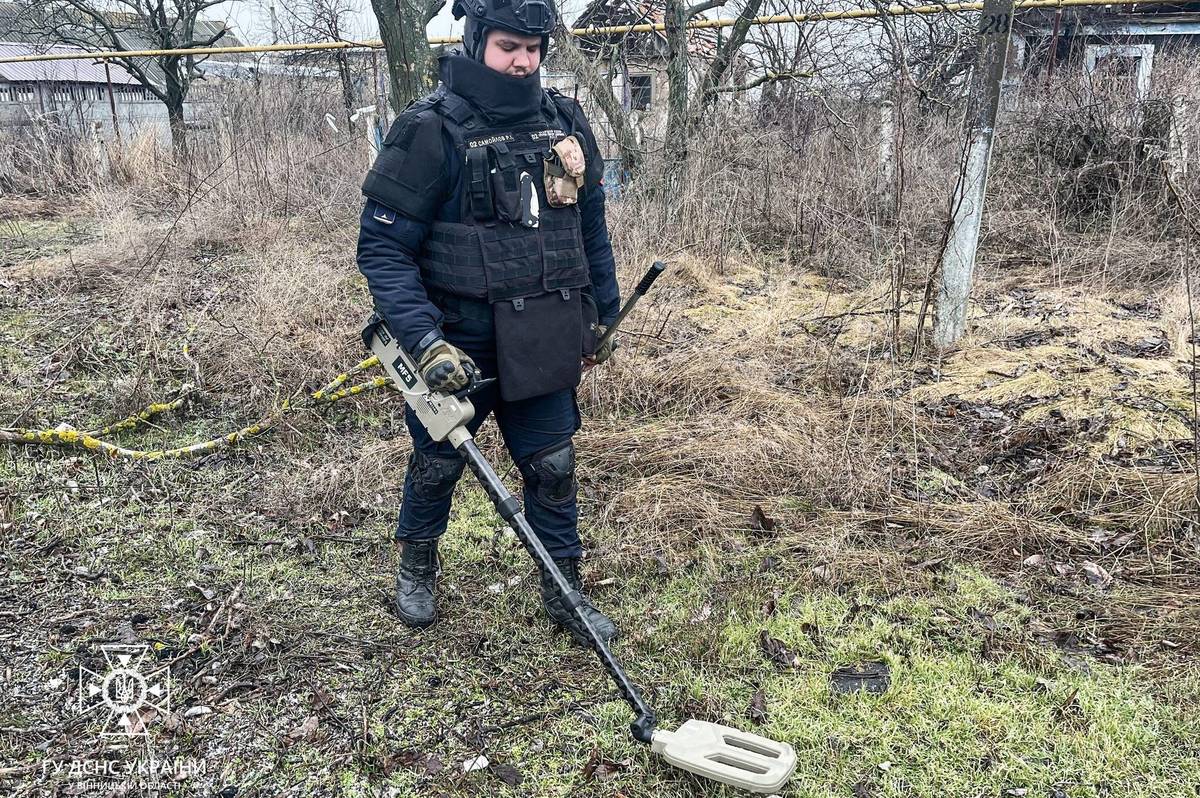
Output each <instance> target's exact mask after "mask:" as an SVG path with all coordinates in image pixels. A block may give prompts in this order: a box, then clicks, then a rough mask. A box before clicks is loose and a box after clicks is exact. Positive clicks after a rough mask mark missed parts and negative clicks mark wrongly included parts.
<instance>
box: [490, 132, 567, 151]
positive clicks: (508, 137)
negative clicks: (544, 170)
mask: <svg viewBox="0 0 1200 798" xmlns="http://www.w3.org/2000/svg"><path fill="white" fill-rule="evenodd" d="M564 135H565V134H564V133H563V132H562V130H560V129H559V128H556V127H550V128H546V129H545V130H534V131H521V130H518V131H515V132H513V133H497V134H495V135H493V136H480V137H479V138H475V139H467V142H466V143H467V148H468V149H474V148H475V147H487V146H488V145H490V144H511V143H513V142H517V141H543V140H546V141H554V140H557V139H560V138H562V137H563V136H564Z"/></svg>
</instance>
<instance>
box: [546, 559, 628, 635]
mask: <svg viewBox="0 0 1200 798" xmlns="http://www.w3.org/2000/svg"><path fill="white" fill-rule="evenodd" d="M554 564H555V565H557V566H558V570H560V571H562V575H563V576H564V577H566V579H567V584H569V585H570V586H571V587H572V588H574V589H575V590H578V591H582V583H581V582H580V579H579V558H578V557H564V558H562V559H559V558H557V557H556V558H555V559H554ZM581 595H582V593H581ZM582 598H583V604H581V605H580V606H581V607H582V608H583V611H584V612H585V613H586V614H587V618H588V621H590V622H591V624H592V628H593V629H595V630H596V632H597V633H598V634H599V635H600V637H601V638H602V639H603V640H604V642H606V643H607V642H609V641H610V640H615V639H616V637H617V625H616V624H614V623H613V622H612V621H611V620H610V619H609V618H608V616H606V615H605V614H604V613H602V612H600V610H598V609H596V607H595V606H594V605H593V604H592V602H591V600H590V599H588V597H587V596H582ZM542 603H543V604H544V605H545V607H546V614H547V615H549V616H550V620H552V621H554V622H555V623H556V624H558V625H559V626H561V627H563V628H565V629H566V630H567V631H568V632H570V633H571V637H573V638H575V640H576V642H578V643H582V644H583V645H587V632H586V631H585V630H584V628H583V624H581V623H580V622H579V620H578V619H577V618H576V617H575V612H574V610H568V609H564V608H563V606H562V597H561V596H560V595H559V593H558V588H557V587H556V586H555V584H554V579H553V578H552V577H551V576H550V574H549V573H547V572H546V571H542Z"/></svg>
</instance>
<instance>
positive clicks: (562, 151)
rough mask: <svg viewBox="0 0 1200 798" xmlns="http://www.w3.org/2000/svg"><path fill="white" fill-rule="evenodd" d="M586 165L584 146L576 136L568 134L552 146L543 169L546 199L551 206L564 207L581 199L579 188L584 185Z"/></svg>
mask: <svg viewBox="0 0 1200 798" xmlns="http://www.w3.org/2000/svg"><path fill="white" fill-rule="evenodd" d="M586 167H587V162H586V161H585V160H584V157H583V148H582V147H580V146H579V140H578V139H576V138H575V137H574V136H567V137H566V138H565V139H563V140H562V141H560V142H558V143H557V144H555V145H554V147H552V148H551V150H550V154H549V155H547V156H546V163H545V165H544V169H543V170H542V180H543V181H544V183H545V186H546V201H547V202H549V203H550V206H551V207H554V208H563V207H566V206H567V205H574V204H575V203H576V202H578V201H579V189H580V187H581V186H583V172H584V169H585V168H586Z"/></svg>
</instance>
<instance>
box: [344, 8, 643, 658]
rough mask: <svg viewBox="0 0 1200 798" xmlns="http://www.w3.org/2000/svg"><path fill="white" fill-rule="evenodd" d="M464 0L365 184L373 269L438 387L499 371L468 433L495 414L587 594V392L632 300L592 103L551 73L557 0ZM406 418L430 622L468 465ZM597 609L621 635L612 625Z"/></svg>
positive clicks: (364, 257) (538, 508)
mask: <svg viewBox="0 0 1200 798" xmlns="http://www.w3.org/2000/svg"><path fill="white" fill-rule="evenodd" d="M453 10H454V15H455V18H456V19H460V18H462V17H464V16H465V17H466V23H465V30H464V43H463V48H464V54H452V55H446V56H443V57H442V58H441V59H439V73H440V77H441V85H440V86H439V88H438V89H437V91H435V92H433V93H432V94H430V95H429V96H427V97H425V98H423V99H421V100H418V101H416V102H414V103H413V104H411V105H410V106H409V107H408V108H407V109H405V111H404V112H403V113H402V114H401V115H400V116H399V117H398V118H397V119H396V121H395V123H394V124H393V125H392V127H391V129H390V130H389V131H388V134H387V137H386V138H385V140H384V146H383V148H382V150H381V151H380V153H379V157H378V158H377V159H376V161H375V164H374V165H373V166H372V168H371V171H370V172H369V173H368V175H367V178H366V180H365V182H364V184H363V193H364V194H365V195H366V197H367V202H366V205H365V207H364V209H363V213H362V220H361V221H362V227H361V231H360V235H359V242H358V267H359V269H360V270H361V271H362V273H363V274H364V275H365V276H366V278H367V283H368V286H369V287H370V290H371V294H372V296H373V298H374V300H375V307H376V310H377V311H378V312H379V314H380V315H381V316H382V317H383V318H384V319H385V320H386V321H387V324H388V327H389V328H390V329H391V331H392V333H393V334H394V335H395V336H396V337H397V338H398V339H399V341H400V343H401V344H402V345H403V346H404V348H405V349H406V350H407V351H409V352H410V353H412V355H413V358H414V359H415V360H416V361H417V363H418V366H419V368H420V370H421V375H422V377H423V378H424V379H425V382H426V384H427V385H428V386H429V387H430V388H432V389H434V390H448V391H453V390H457V389H460V388H462V387H464V386H465V385H467V382H468V371H469V370H470V369H477V370H478V371H479V372H480V373H482V374H483V375H485V376H496V377H497V378H498V379H497V383H495V384H492V385H490V386H488V387H486V388H484V389H482V390H481V391H479V392H478V393H475V394H473V395H472V397H471V401H472V402H473V404H474V405H475V407H476V413H475V417H474V419H473V420H472V421H471V423H470V424H469V425H468V428H469V429H470V431H471V432H472V434H474V433H475V432H476V431H477V430H478V428H479V426H480V425H481V424H482V423H483V421H484V419H485V418H486V417H487V416H488V415H489V414H490V413H493V412H494V413H495V415H496V420H497V423H498V424H499V427H500V432H501V435H502V436H503V438H504V442H505V445H506V446H507V448H508V451H509V453H510V454H511V455H512V458H513V461H514V462H515V463H516V464H517V466H518V468H519V469H520V472H521V476H522V477H523V480H524V500H525V513H526V517H527V518H528V519H529V522H530V525H531V526H532V527H533V529H534V531H535V532H536V533H537V535H538V537H539V538H540V539H541V541H542V543H543V544H544V545H545V547H546V549H547V551H548V552H549V553H550V555H551V556H552V557H553V558H554V560H555V562H556V564H557V565H558V566H559V568H560V569H561V570H562V572H563V575H564V576H565V577H566V578H567V581H568V582H569V583H570V584H571V586H572V587H573V588H574V589H576V590H579V589H580V576H579V559H580V557H581V555H582V553H583V549H582V546H581V544H580V541H579V534H578V529H577V526H578V510H577V507H576V490H577V483H576V480H575V449H574V446H573V443H572V437H573V436H574V434H575V432H576V431H577V430H578V429H579V426H580V419H579V408H578V405H577V403H576V401H575V387H576V386H577V385H578V383H579V379H580V375H581V372H582V371H584V370H586V369H587V368H590V367H591V366H593V365H595V364H597V363H600V362H603V361H604V360H605V359H607V357H608V355H609V354H610V352H609V351H607V349H608V348H607V347H606V348H605V349H606V351H596V342H597V340H598V336H599V335H600V334H602V333H603V331H604V329H605V328H606V326H607V325H608V324H611V323H612V321H613V320H614V319H615V318H616V316H617V313H618V311H619V305H620V296H619V293H618V288H617V280H616V273H615V267H614V263H613V254H612V246H611V244H610V242H609V237H608V228H607V226H606V224H605V220H604V194H603V191H602V188H601V186H600V177H601V175H602V173H603V161H602V159H601V156H600V152H599V149H598V147H597V145H596V140H595V137H594V136H593V134H592V131H591V128H590V127H589V126H588V123H587V120H586V119H585V118H584V115H583V112H582V110H581V109H580V108H579V106H578V104H577V103H576V102H574V101H573V100H571V99H569V98H566V97H563V96H562V95H559V94H557V93H555V92H547V91H545V90H543V89H542V86H541V78H540V74H539V69H538V68H539V66H540V64H541V61H542V58H543V57H544V56H545V53H546V47H547V44H548V41H549V34H550V31H551V30H552V29H553V27H554V25H555V22H556V18H557V15H556V11H555V8H554V6H553V4H552V0H456V1H455V5H454V9H453ZM406 422H407V425H408V428H409V432H410V433H411V434H412V438H413V453H412V455H411V456H410V458H409V461H408V470H407V473H406V474H405V477H404V500H403V502H402V504H401V507H400V517H399V520H398V521H397V525H396V540H397V541H398V542H399V543H400V544H401V545H402V547H403V550H402V554H401V564H400V570H399V574H398V575H397V577H396V607H397V611H398V613H399V615H400V617H401V618H402V619H403V620H404V621H405V622H406V623H408V624H409V625H411V626H417V627H424V626H429V625H430V624H432V623H434V622H435V620H436V618H437V612H436V607H435V603H434V591H435V584H436V577H437V573H438V566H439V560H438V556H437V541H438V537H439V536H440V535H441V534H442V533H443V532H445V531H446V525H447V520H448V517H449V512H450V502H451V495H452V493H453V491H454V485H455V483H456V482H457V481H458V479H459V477H460V476H461V475H462V472H463V461H462V459H461V458H460V457H459V455H458V454H457V453H456V452H455V451H454V449H453V447H452V446H451V445H450V444H449V443H447V442H442V443H435V442H434V441H433V440H432V439H431V438H430V437H429V435H428V433H427V432H426V431H425V429H424V428H423V427H422V426H421V424H420V422H419V421H418V420H417V418H416V416H415V414H414V413H413V412H412V411H411V410H408V409H406ZM541 582H542V599H543V602H544V604H545V608H546V611H547V613H548V614H549V616H550V618H551V619H552V620H553V621H554V622H556V623H557V624H559V625H560V626H564V627H566V628H567V629H568V631H570V632H571V633H572V635H573V636H574V637H575V638H576V639H577V640H580V641H582V640H583V639H584V637H583V630H582V628H581V627H580V626H579V624H578V621H576V620H575V618H574V615H573V613H572V612H571V610H570V609H569V608H566V607H563V606H562V603H561V601H560V596H559V594H558V591H557V590H556V589H555V588H554V585H553V581H552V580H551V579H549V578H548V576H547V575H546V574H542V580H541ZM584 606H585V611H586V612H587V614H588V616H589V620H590V621H591V623H592V624H593V625H594V627H595V628H596V629H597V631H599V632H600V634H601V636H602V637H604V638H605V639H608V640H611V639H613V638H614V637H615V636H616V633H617V630H616V626H615V625H614V624H613V622H612V621H611V620H610V619H608V618H607V617H605V615H604V614H603V613H601V612H600V611H599V610H597V609H596V608H595V607H594V606H593V605H592V604H591V602H590V601H587V600H586V598H585V603H584Z"/></svg>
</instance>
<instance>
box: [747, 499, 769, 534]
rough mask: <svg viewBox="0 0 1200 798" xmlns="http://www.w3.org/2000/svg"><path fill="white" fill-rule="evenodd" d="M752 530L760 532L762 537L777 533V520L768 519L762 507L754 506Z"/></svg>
mask: <svg viewBox="0 0 1200 798" xmlns="http://www.w3.org/2000/svg"><path fill="white" fill-rule="evenodd" d="M750 528H751V529H752V530H754V531H755V532H758V533H759V535H760V536H762V535H763V533H766V534H768V535H769V534H770V533H772V532H774V531H775V520H774V519H773V518H768V517H767V514H766V513H764V512H763V508H762V506H761V505H757V504H756V505H754V511H753V512H752V513H750Z"/></svg>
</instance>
